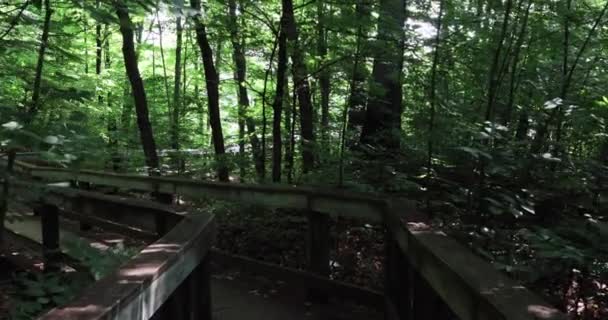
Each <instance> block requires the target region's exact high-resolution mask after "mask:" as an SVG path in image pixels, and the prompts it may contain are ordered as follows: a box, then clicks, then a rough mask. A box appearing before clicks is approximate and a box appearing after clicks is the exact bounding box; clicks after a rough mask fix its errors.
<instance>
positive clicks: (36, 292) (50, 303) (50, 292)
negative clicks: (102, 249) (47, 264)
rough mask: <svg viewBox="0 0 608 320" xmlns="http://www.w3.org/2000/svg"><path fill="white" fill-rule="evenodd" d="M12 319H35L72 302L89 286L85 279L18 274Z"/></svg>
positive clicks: (58, 274)
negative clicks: (43, 313)
mask: <svg viewBox="0 0 608 320" xmlns="http://www.w3.org/2000/svg"><path fill="white" fill-rule="evenodd" d="M15 281H16V283H17V287H18V291H17V292H16V293H15V295H13V296H12V300H13V301H12V306H13V307H12V310H11V311H10V319H12V320H26V319H33V318H35V317H36V316H38V315H39V314H40V313H41V312H43V311H45V310H48V309H50V308H52V307H55V306H58V305H62V304H64V303H66V302H68V301H69V300H71V299H72V298H73V297H74V296H76V294H77V293H78V292H79V290H81V289H82V288H83V287H85V286H86V285H87V281H86V280H85V279H78V278H76V277H74V275H66V274H61V273H33V274H26V273H23V274H18V275H17V278H16V279H15Z"/></svg>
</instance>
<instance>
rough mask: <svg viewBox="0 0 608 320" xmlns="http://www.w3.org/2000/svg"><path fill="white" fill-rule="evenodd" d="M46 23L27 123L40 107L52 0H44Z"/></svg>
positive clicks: (43, 28)
mask: <svg viewBox="0 0 608 320" xmlns="http://www.w3.org/2000/svg"><path fill="white" fill-rule="evenodd" d="M44 10H45V13H44V23H43V26H42V36H41V38H40V47H39V48H38V62H37V63H36V74H35V76H34V87H33V89H32V104H31V106H30V110H29V112H28V114H27V115H26V117H25V123H26V124H29V123H31V122H32V121H33V120H34V118H35V117H36V113H38V110H39V108H40V85H41V83H42V69H43V67H44V56H45V53H46V48H47V47H48V43H49V33H50V29H51V17H52V16H53V9H52V8H51V2H50V0H44Z"/></svg>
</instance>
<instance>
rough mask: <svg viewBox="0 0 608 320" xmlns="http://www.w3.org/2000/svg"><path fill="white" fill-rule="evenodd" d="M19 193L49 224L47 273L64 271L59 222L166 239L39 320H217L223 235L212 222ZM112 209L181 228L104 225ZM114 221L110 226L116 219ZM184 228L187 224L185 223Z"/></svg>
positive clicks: (116, 203) (93, 197) (62, 192)
mask: <svg viewBox="0 0 608 320" xmlns="http://www.w3.org/2000/svg"><path fill="white" fill-rule="evenodd" d="M11 187H12V190H13V192H14V193H18V194H20V195H24V194H26V195H28V196H29V197H30V199H29V200H30V201H32V202H33V203H36V204H37V205H36V207H35V209H34V211H35V213H36V214H38V215H40V217H41V221H42V223H41V225H42V247H43V256H44V269H45V271H49V270H51V271H53V270H57V269H58V268H59V267H60V259H61V258H60V248H59V236H60V235H59V232H60V225H59V216H60V215H65V216H67V217H68V218H70V219H76V220H80V221H87V222H91V223H94V224H95V225H96V226H100V227H103V228H105V229H108V228H109V229H113V230H116V231H118V232H123V233H125V232H126V233H129V234H131V235H135V236H139V237H148V238H150V237H156V238H160V239H158V240H157V241H155V242H154V243H152V244H151V245H149V246H147V247H146V248H144V249H143V250H142V251H141V252H140V253H139V254H138V255H136V256H135V257H134V258H133V259H131V260H130V261H129V262H128V263H127V264H125V265H123V266H121V267H120V268H119V269H118V270H117V271H116V272H114V273H113V274H112V275H110V276H108V277H105V278H103V279H101V280H100V281H98V282H95V283H94V284H93V285H92V286H91V287H89V288H87V289H86V290H85V291H84V293H83V294H82V295H80V296H79V298H78V299H76V300H74V301H72V302H70V303H68V304H67V305H63V306H60V307H58V308H55V309H53V310H51V311H49V312H48V313H46V314H45V315H43V316H41V317H40V318H38V319H39V320H55V319H57V320H59V319H61V320H64V319H112V320H131V319H145V320H147V319H151V318H152V317H153V316H154V318H155V319H171V320H190V319H211V302H210V271H209V260H210V255H209V251H210V249H211V246H212V243H213V240H214V238H215V236H216V233H217V227H216V225H215V220H214V217H213V216H211V215H208V214H173V215H172V214H170V213H171V210H170V209H169V208H163V207H162V206H161V205H155V204H152V205H151V204H146V203H143V202H141V201H138V200H132V199H124V198H120V197H113V196H105V195H98V194H94V193H91V192H85V191H80V190H74V189H66V188H59V187H46V186H40V185H36V184H31V183H22V182H14V183H12V184H11ZM108 208H112V209H114V210H117V211H118V212H117V213H118V215H120V214H121V213H126V212H129V213H130V214H131V215H138V214H141V215H144V216H145V215H148V216H150V215H151V216H152V217H154V216H158V215H160V214H164V215H165V216H166V217H167V218H169V221H174V222H175V225H174V226H173V227H172V228H171V229H170V230H169V231H168V232H167V233H166V234H156V235H151V234H149V233H147V232H145V231H142V230H139V229H136V228H131V227H125V226H124V225H122V224H118V223H115V222H112V221H111V220H107V219H103V218H99V216H100V215H101V213H105V212H107V211H106V210H107V209H108ZM116 217H117V216H115V217H110V218H116ZM178 220H179V221H178Z"/></svg>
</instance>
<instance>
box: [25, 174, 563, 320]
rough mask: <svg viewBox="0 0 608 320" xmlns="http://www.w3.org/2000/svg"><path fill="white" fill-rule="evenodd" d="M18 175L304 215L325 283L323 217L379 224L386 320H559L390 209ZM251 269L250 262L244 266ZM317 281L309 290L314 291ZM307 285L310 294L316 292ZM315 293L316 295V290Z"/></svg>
mask: <svg viewBox="0 0 608 320" xmlns="http://www.w3.org/2000/svg"><path fill="white" fill-rule="evenodd" d="M20 167H21V169H22V173H25V172H27V174H28V175H29V176H30V177H32V178H36V179H43V180H51V181H70V180H76V181H82V182H86V183H91V184H93V185H103V186H110V187H115V188H123V189H129V190H138V191H145V192H156V193H159V192H160V193H169V194H177V195H182V196H189V197H193V198H198V197H212V198H216V199H222V200H229V201H233V202H239V203H253V204H258V205H262V206H266V207H271V208H292V209H299V210H304V211H306V212H308V214H307V216H308V221H309V228H308V229H309V232H310V234H309V237H308V238H309V241H308V253H309V256H308V261H309V271H311V272H313V273H315V274H317V275H318V277H322V278H327V276H328V272H329V270H328V266H329V261H328V257H329V247H328V243H327V240H328V239H329V233H328V232H329V231H328V228H327V225H328V221H329V216H343V217H349V218H359V219H363V220H365V221H369V222H382V223H384V225H385V227H386V231H387V232H386V241H385V243H386V262H385V272H386V280H387V281H386V285H385V293H384V301H385V312H386V317H387V319H451V318H458V319H462V320H480V319H488V320H490V319H492V320H494V319H508V320H520V319H522V320H523V319H565V318H566V316H565V315H564V314H563V313H561V312H559V311H558V310H556V309H555V308H554V307H552V306H550V305H549V304H547V303H546V302H545V301H543V300H542V299H541V298H539V297H538V296H537V295H535V294H534V293H532V292H530V291H529V290H527V289H525V288H524V287H522V286H521V285H519V284H517V283H516V282H514V281H512V280H510V279H508V278H507V277H506V276H504V275H503V274H501V273H500V272H498V271H497V270H495V269H494V268H493V267H492V265H490V264H489V263H487V262H485V261H483V260H482V259H480V258H479V257H477V256H475V255H474V254H473V253H472V252H471V251H470V250H469V249H467V248H466V247H464V246H462V245H460V244H458V243H457V242H456V241H454V240H453V239H451V238H450V237H448V236H446V235H445V234H443V233H441V232H437V231H434V230H431V229H428V227H424V228H421V227H420V225H417V224H409V225H408V224H407V223H406V222H405V221H404V220H407V213H406V214H401V213H402V211H404V208H399V207H397V204H396V203H394V202H393V201H390V200H387V199H382V198H377V197H373V196H369V195H364V194H354V193H347V192H337V191H319V190H316V189H309V188H303V187H285V186H259V185H245V184H228V183H214V182H202V181H192V180H181V179H173V178H162V177H159V178H157V177H154V178H151V177H143V176H131V175H120V174H113V173H104V172H94V171H78V172H76V171H69V170H62V169H55V168H41V167H35V166H27V165H23V164H20ZM249 262H250V263H251V261H249ZM320 283H322V281H318V282H316V284H320ZM316 284H313V285H312V286H313V289H315V287H317V289H319V288H320V286H317V285H316ZM321 289H322V288H321Z"/></svg>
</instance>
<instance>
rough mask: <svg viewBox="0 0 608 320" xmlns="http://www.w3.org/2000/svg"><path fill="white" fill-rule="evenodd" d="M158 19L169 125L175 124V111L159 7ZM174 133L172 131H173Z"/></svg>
mask: <svg viewBox="0 0 608 320" xmlns="http://www.w3.org/2000/svg"><path fill="white" fill-rule="evenodd" d="M156 21H157V22H158V25H157V26H158V46H159V49H160V60H161V63H162V66H163V83H164V84H165V99H166V100H167V114H168V116H169V126H172V125H173V113H172V111H171V98H170V96H171V94H170V93H169V77H168V76H167V64H166V60H165V48H164V46H163V27H162V25H161V23H160V17H159V14H158V8H157V9H156ZM171 133H172V132H171Z"/></svg>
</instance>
